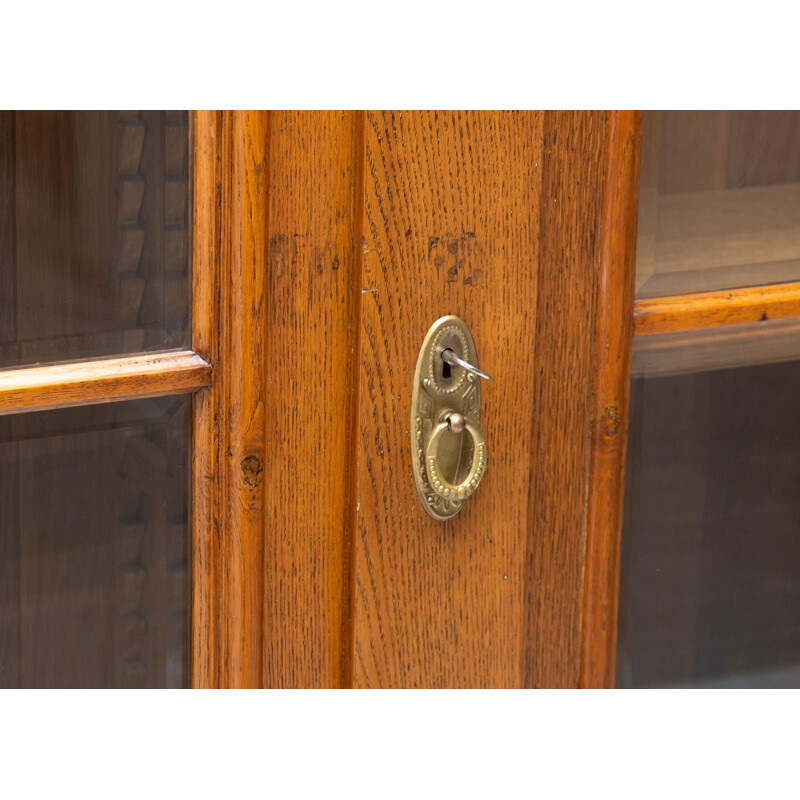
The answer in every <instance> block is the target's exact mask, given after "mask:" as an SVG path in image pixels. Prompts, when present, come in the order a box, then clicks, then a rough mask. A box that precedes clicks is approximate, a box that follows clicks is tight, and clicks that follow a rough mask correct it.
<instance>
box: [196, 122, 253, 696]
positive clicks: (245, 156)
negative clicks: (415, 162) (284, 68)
mask: <svg viewBox="0 0 800 800" xmlns="http://www.w3.org/2000/svg"><path fill="white" fill-rule="evenodd" d="M268 140H269V114H268V113H267V112H258V111H253V112H250V111H238V112H222V113H219V112H205V111H202V112H197V113H196V114H195V140H194V143H195V151H194V195H195V201H194V226H193V228H194V234H193V240H194V248H193V250H194V276H195V277H194V294H193V305H194V312H193V314H194V319H193V344H194V347H195V349H196V350H197V352H198V353H199V354H200V355H202V356H203V357H205V358H207V359H208V360H209V361H210V362H211V363H213V364H215V365H217V364H219V365H221V366H220V368H218V369H217V370H215V372H214V375H213V379H212V382H211V385H210V387H209V389H208V390H207V391H204V392H202V393H200V394H198V395H197V396H196V397H195V403H194V425H193V475H194V479H193V480H194V499H193V523H194V524H193V534H192V536H193V542H192V550H193V571H192V587H193V588H192V646H191V652H192V679H191V684H192V686H194V687H198V688H212V687H231V688H233V687H247V688H252V687H259V686H261V685H262V683H263V631H264V591H263V585H264V524H265V519H264V515H265V511H264V469H265V462H266V454H265V450H266V435H265V419H264V413H265V412H264V398H265V396H266V370H265V348H266V337H267V327H266V320H265V306H266V302H265V295H264V292H265V284H266V258H267V252H268V247H267V218H266V217H267V188H268V181H269V179H268V175H269V169H268V166H269V158H268Z"/></svg>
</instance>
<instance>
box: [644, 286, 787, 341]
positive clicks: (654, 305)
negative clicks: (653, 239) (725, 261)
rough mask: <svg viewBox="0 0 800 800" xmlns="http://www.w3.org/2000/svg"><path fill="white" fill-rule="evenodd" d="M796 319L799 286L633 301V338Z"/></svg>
mask: <svg viewBox="0 0 800 800" xmlns="http://www.w3.org/2000/svg"><path fill="white" fill-rule="evenodd" d="M796 316H800V282H797V283H781V284H775V285H772V286H751V287H748V288H744V289H730V290H724V291H716V292H699V293H697V294H685V295H679V296H676V297H658V298H651V299H645V300H637V301H636V303H635V304H634V327H633V334H634V336H649V335H651V334H657V333H674V332H677V331H688V330H695V329H698V328H713V327H717V326H720V325H739V324H741V323H745V322H767V321H768V320H774V319H786V318H788V317H796Z"/></svg>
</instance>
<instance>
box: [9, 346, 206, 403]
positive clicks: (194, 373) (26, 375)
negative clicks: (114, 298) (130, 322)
mask: <svg viewBox="0 0 800 800" xmlns="http://www.w3.org/2000/svg"><path fill="white" fill-rule="evenodd" d="M210 383H211V365H210V364H209V363H208V362H207V361H205V360H204V359H203V358H201V357H200V356H199V355H197V353H195V352H193V351H192V350H168V351H162V352H154V353H140V354H138V355H135V356H122V357H119V356H116V357H113V358H100V359H93V360H88V361H73V362H67V363H56V364H43V365H37V366H34V367H15V368H13V369H7V370H0V415H4V414H20V413H23V412H30V411H45V410H48V409H54V408H67V407H69V406H83V405H93V404H96V403H106V402H112V401H121V400H133V399H139V398H146V397H162V396H164V395H171V394H187V393H190V392H196V391H197V390H198V389H202V388H203V387H205V386H208V385H209V384H210Z"/></svg>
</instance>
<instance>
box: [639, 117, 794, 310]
mask: <svg viewBox="0 0 800 800" xmlns="http://www.w3.org/2000/svg"><path fill="white" fill-rule="evenodd" d="M641 174H642V177H641V189H640V202H639V240H638V246H637V264H636V289H637V292H636V294H637V297H656V296H664V295H676V294H685V293H690V292H700V291H710V290H714V289H728V288H735V287H740V286H754V285H761V284H767V283H781V282H784V281H796V280H800V112H798V111H651V112H646V113H645V116H644V132H643V146H642V173H641Z"/></svg>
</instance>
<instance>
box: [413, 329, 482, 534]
mask: <svg viewBox="0 0 800 800" xmlns="http://www.w3.org/2000/svg"><path fill="white" fill-rule="evenodd" d="M477 363H478V355H477V352H476V350H475V342H474V341H473V339H472V334H471V333H470V331H469V328H468V327H467V325H466V323H465V322H464V321H463V320H462V319H459V318H458V317H455V316H447V317H442V318H441V319H438V320H437V321H436V322H435V323H434V324H433V325H432V327H431V329H430V330H429V331H428V333H427V335H426V336H425V339H424V340H423V343H422V349H421V350H420V353H419V358H418V359H417V368H416V371H415V373H414V388H413V392H412V400H411V449H412V454H413V457H412V464H413V471H414V482H415V484H416V487H417V493H418V495H419V498H420V500H421V502H422V504H423V506H424V508H425V510H426V511H427V512H428V513H429V514H430V515H431V516H432V517H434V518H435V519H440V520H445V519H450V517H452V516H454V515H455V514H457V513H458V512H459V511H460V510H461V507H462V506H463V504H464V501H465V500H466V499H467V498H468V497H469V496H470V495H471V494H472V493H473V492H474V491H475V490H476V489H477V488H478V484H479V483H480V481H481V479H482V478H483V475H484V473H485V471H486V441H485V440H484V438H483V433H482V431H481V427H480V414H481V387H480V380H479V377H480V378H485V379H487V380H488V379H489V376H488V375H487V374H486V373H485V372H483V371H482V370H480V369H479V368H478V367H477V366H476V365H477Z"/></svg>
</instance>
